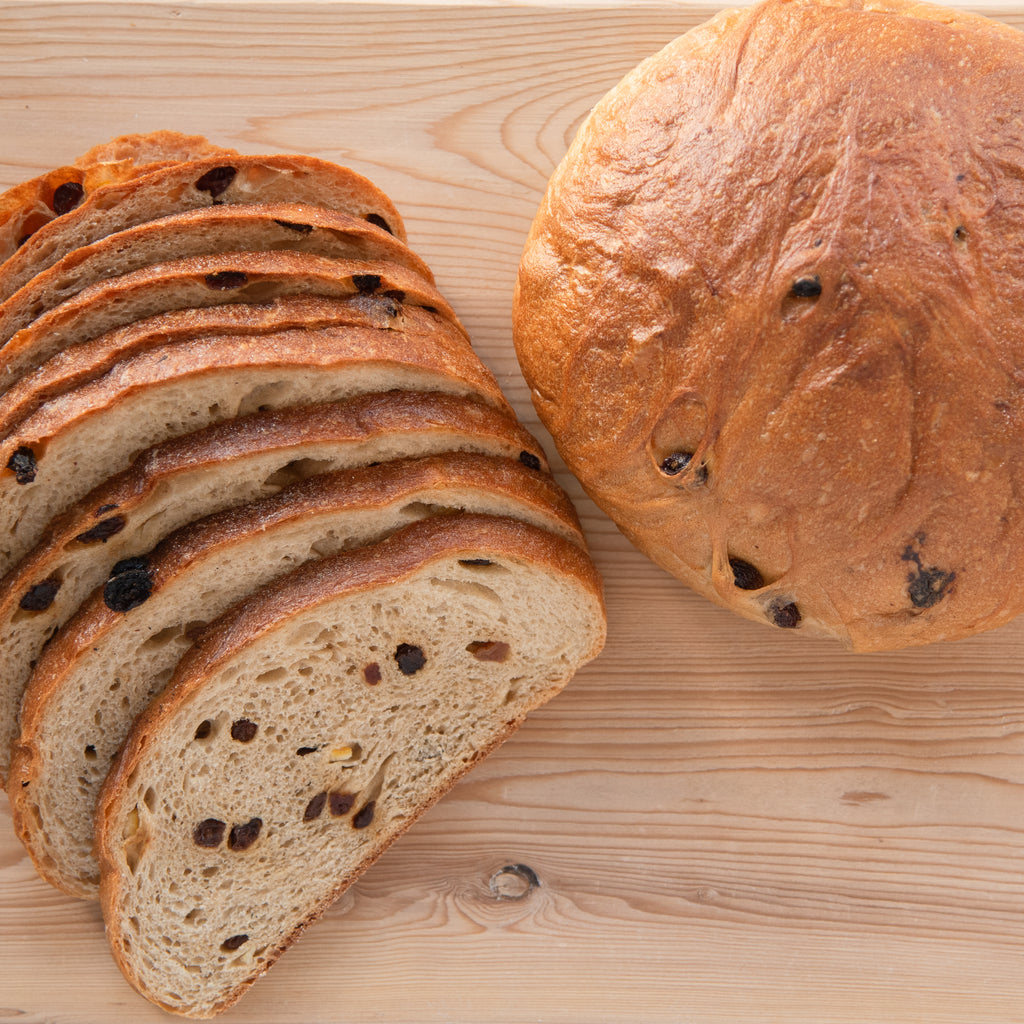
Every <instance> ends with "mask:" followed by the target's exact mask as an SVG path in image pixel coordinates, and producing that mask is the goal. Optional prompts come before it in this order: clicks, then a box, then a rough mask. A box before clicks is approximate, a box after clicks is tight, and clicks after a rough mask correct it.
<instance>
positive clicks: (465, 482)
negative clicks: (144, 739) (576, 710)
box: [8, 453, 583, 898]
mask: <svg viewBox="0 0 1024 1024" xmlns="http://www.w3.org/2000/svg"><path fill="white" fill-rule="evenodd" d="M452 512H476V513H484V514H489V515H496V516H507V517H511V518H514V519H518V520H521V521H522V522H527V523H532V524H533V525H535V526H537V527H539V528H541V529H546V530H550V531H551V532H553V533H557V534H560V535H561V536H563V537H565V538H566V539H567V540H569V541H571V542H572V543H575V544H577V545H580V546H582V545H583V538H582V535H581V534H580V531H579V524H578V522H577V521H576V516H575V513H574V512H573V509H572V505H571V504H570V503H569V501H568V499H567V498H566V497H565V495H564V494H563V493H562V492H561V489H560V488H559V487H558V486H557V485H556V484H555V483H554V481H553V480H552V479H551V478H550V477H544V476H540V475H538V474H536V473H532V472H530V470H528V469H526V467H524V466H523V465H522V463H521V462H519V461H518V460H511V459H496V458H493V457H489V456H484V455H469V454H465V453H460V454H446V455H440V456H434V457H431V458H427V459H418V460H417V459H413V460H400V461H397V462H389V463H386V464H384V465H381V466H371V467H364V468H361V469H357V470H350V471H347V472H342V473H334V474H328V475H322V476H318V477H315V478H313V479H311V480H306V481H304V482H303V483H300V484H296V485H295V486H293V487H289V488H287V489H286V490H284V491H282V492H281V493H280V494H278V495H276V496H275V497H272V498H267V499H264V500H263V501H260V502H256V503H254V504H250V505H244V506H242V507H240V508H236V509H232V510H229V511H227V512H223V513H220V514H219V515H216V516H212V517H210V518H207V519H204V520H200V521H199V522H197V523H193V524H191V525H190V526H187V527H185V528H184V529H182V530H179V531H177V532H176V533H174V534H172V535H171V536H170V537H168V538H166V539H165V540H164V541H163V542H162V543H161V544H160V545H159V546H158V547H157V548H156V549H155V550H154V551H153V552H151V553H150V554H149V555H147V556H145V557H141V558H131V559H127V560H124V561H121V562H119V563H118V565H117V566H115V567H114V569H113V572H112V574H111V577H110V579H109V580H107V582H106V583H105V584H104V585H103V586H102V587H101V588H100V589H99V590H97V591H96V592H94V593H93V594H92V595H91V596H90V597H89V598H88V599H87V600H86V601H85V603H84V604H83V606H82V607H81V608H80V609H79V611H78V612H77V613H76V614H75V615H74V617H73V618H72V619H71V621H70V622H68V623H67V625H66V626H65V627H64V628H63V629H62V630H61V632H60V635H59V636H57V637H56V639H55V640H54V642H53V643H52V644H50V645H49V646H48V647H47V649H46V651H45V653H44V654H43V657H42V658H41V660H40V662H39V664H38V666H37V668H36V670H35V672H34V673H33V675H32V679H31V682H30V684H29V686H28V689H27V691H26V693H25V697H24V702H23V705H22V712H21V735H20V737H19V740H18V742H17V744H16V745H15V747H14V749H13V753H12V759H11V772H10V785H9V789H8V793H9V796H10V798H11V804H12V807H13V810H14V824H15V829H16V831H17V833H18V836H19V838H20V839H21V841H22V842H23V843H24V844H25V846H26V848H27V849H28V851H29V853H30V854H31V856H32V860H33V861H34V862H35V864H36V868H37V870H38V871H39V873H40V874H41V875H42V877H43V878H45V879H46V880H47V881H48V882H50V883H51V884H53V885H55V886H57V887H58V888H60V889H63V890H64V891H65V892H67V893H70V894H71V895H73V896H79V897H83V898H95V897H96V896H97V895H98V886H99V866H98V864H97V863H96V859H95V854H94V850H93V837H94V833H95V811H96V798H97V796H98V793H99V788H100V786H101V785H102V784H103V780H104V779H105V777H106V774H107V769H108V767H109V766H110V764H111V762H112V761H113V759H114V756H115V755H116V754H117V752H118V750H119V749H120V748H121V745H122V743H123V742H124V740H125V738H126V737H127V735H128V730H129V729H130V727H131V725H132V722H133V721H134V720H135V718H136V716H137V715H139V714H141V713H142V712H143V711H144V710H145V708H146V706H147V705H148V704H149V702H150V701H151V700H152V699H153V698H155V697H156V695H157V694H158V693H159V691H160V689H161V688H162V687H163V685H164V683H165V682H166V681H167V680H168V679H169V678H170V676H171V673H172V672H173V670H174V667H175V665H176V664H177V662H178V660H179V659H180V658H181V656H182V655H183V654H184V652H185V651H186V650H187V649H188V647H189V646H190V645H191V642H192V641H191V637H192V636H193V635H195V634H196V632H197V631H198V630H199V629H200V628H201V627H202V625H203V624H204V623H206V622H209V621H210V620H212V619H214V618H216V617H218V616H219V615H221V614H222V613H223V612H225V611H226V610H227V609H228V608H229V607H230V606H231V605H233V604H235V603H236V602H238V601H240V600H242V599H243V598H245V597H247V596H248V595H249V594H252V593H255V592H256V591H257V590H258V589H259V588H261V587H263V586H266V585H267V584H268V583H270V582H271V581H272V580H273V579H275V578H276V577H278V576H281V575H283V574H284V573H286V572H288V571H289V570H291V569H293V568H295V567H296V566H298V565H301V564H302V563H303V562H305V561H308V560H309V559H312V558H321V557H326V556H329V555H332V554H335V553H337V552H339V551H344V550H348V549H352V548H356V547H363V546H365V545H367V544H372V543H376V542H377V541H380V540H382V539H383V538H384V537H386V536H388V535H389V534H391V533H393V532H395V531H396V530H398V529H400V528H401V527H403V526H405V525H407V524H409V523H410V522H413V521H415V520H418V519H424V518H426V517H428V516H436V515H443V514H446V513H452ZM226 566H230V567H231V569H230V572H226V571H225V567H226ZM503 654H504V648H502V647H501V646H500V645H495V646H486V645H485V646H482V647H481V648H480V649H479V650H477V651H476V652H475V656H476V657H477V659H479V660H482V661H487V660H503V657H502V656H503ZM70 779H77V781H78V784H77V786H69V785H68V780H70Z"/></svg>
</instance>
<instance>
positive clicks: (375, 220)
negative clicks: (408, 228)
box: [366, 213, 394, 235]
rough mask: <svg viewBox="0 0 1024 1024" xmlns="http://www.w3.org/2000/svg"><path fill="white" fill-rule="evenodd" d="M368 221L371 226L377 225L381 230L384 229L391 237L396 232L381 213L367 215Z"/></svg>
mask: <svg viewBox="0 0 1024 1024" xmlns="http://www.w3.org/2000/svg"><path fill="white" fill-rule="evenodd" d="M366 219H367V221H369V222H370V223H371V224H375V225H376V226H377V227H379V228H383V229H384V230H385V231H386V232H387V233H388V234H389V235H393V234H394V231H392V230H391V225H390V224H388V222H387V221H386V220H385V219H384V218H383V217H382V216H381V215H380V214H379V213H368V214H367V215H366Z"/></svg>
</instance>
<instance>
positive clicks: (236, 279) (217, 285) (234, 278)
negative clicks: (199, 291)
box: [205, 270, 249, 292]
mask: <svg viewBox="0 0 1024 1024" xmlns="http://www.w3.org/2000/svg"><path fill="white" fill-rule="evenodd" d="M205 280H206V284H207V286H208V287H210V288H213V289H214V290H215V291H218V292H229V291H231V290H232V289H233V288H241V287H242V285H243V284H247V283H248V281H249V277H248V275H247V274H243V273H242V271H241V270H220V271H218V272H217V273H216V274H207V275H206V278H205Z"/></svg>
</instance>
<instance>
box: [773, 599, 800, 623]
mask: <svg viewBox="0 0 1024 1024" xmlns="http://www.w3.org/2000/svg"><path fill="white" fill-rule="evenodd" d="M768 615H769V617H770V618H771V620H772V622H774V623H775V625H776V626H778V627H779V629H796V627H797V626H799V625H800V609H799V608H797V606H796V605H795V604H794V603H793V602H792V601H783V600H778V601H773V602H772V603H771V604H770V605H769V606H768Z"/></svg>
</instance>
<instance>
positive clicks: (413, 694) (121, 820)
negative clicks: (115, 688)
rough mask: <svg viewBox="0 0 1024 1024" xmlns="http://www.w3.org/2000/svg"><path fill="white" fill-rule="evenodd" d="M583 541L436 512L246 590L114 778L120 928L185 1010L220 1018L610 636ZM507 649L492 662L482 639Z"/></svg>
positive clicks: (101, 819) (123, 950) (124, 951)
mask: <svg viewBox="0 0 1024 1024" xmlns="http://www.w3.org/2000/svg"><path fill="white" fill-rule="evenodd" d="M604 628H605V623H604V612H603V607H602V603H601V596H600V583H599V581H598V578H597V576H596V574H595V571H594V568H593V566H592V564H591V563H590V561H589V559H588V558H587V556H586V555H585V554H584V552H583V551H582V550H581V549H580V548H579V547H578V546H577V545H575V544H572V543H569V542H568V541H566V540H564V539H563V538H560V537H556V536H554V535H553V534H551V533H548V532H546V531H542V530H538V529H537V528H536V527H532V526H527V525H525V524H522V523H517V522H514V521H512V520H508V519H489V518H488V517H484V516H473V515H457V516H444V517H440V518H433V519H428V520H425V521H423V522H419V523H414V524H413V525H411V526H408V527H406V528H405V529H404V530H402V531H400V532H399V533H397V534H395V535H394V536H392V537H391V538H389V539H388V540H386V541H384V542H382V543H381V544H379V545H377V546H376V547H374V548H368V549H367V548H363V549H359V550H357V551H354V552H348V553H345V554H342V555H338V556H334V557H332V558H328V559H322V560H320V561H317V562H313V563H310V564H308V565H306V566H303V567H302V568H300V569H298V570H296V571H295V572H294V573H291V574H289V575H288V576H287V577H285V578H284V579H282V580H280V581H278V582H277V583H275V584H272V585H271V586H270V587H268V588H266V589H265V590H264V591H262V592H261V593H260V594H258V595H256V596H254V597H253V598H251V599H249V600H247V601H245V602H243V603H242V604H240V605H238V606H236V607H235V608H234V609H233V610H231V611H230V612H228V613H227V614H226V615H224V616H223V617H222V618H221V619H220V620H218V621H217V622H216V623H214V624H213V625H212V626H211V627H210V628H209V629H208V630H206V631H205V632H204V633H203V634H202V636H201V637H200V638H199V639H198V641H197V642H196V645H195V647H194V648H193V649H192V650H191V651H189V653H188V654H186V655H185V657H184V658H183V659H182V661H181V662H180V663H179V665H178V668H177V670H176V671H175V674H174V677H173V679H172V680H171V682H170V684H169V686H168V688H167V690H166V691H165V692H164V694H163V695H162V696H161V697H160V698H159V699H158V700H156V701H154V702H153V703H152V704H151V705H150V707H149V708H148V709H147V711H146V712H145V713H144V714H143V715H142V716H141V717H140V718H139V719H138V721H137V722H136V725H135V727H134V728H133V729H132V732H131V734H130V736H129V738H128V741H127V743H126V745H125V749H124V752H123V754H122V755H121V757H120V758H119V760H118V762H117V763H116V765H115V767H114V768H113V770H112V771H111V774H110V776H109V777H108V779H107V783H106V785H105V786H104V789H103V792H102V794H101V799H100V804H99V811H98V815H97V844H98V850H99V859H100V865H101V902H102V906H103V914H104V921H105V924H106V931H107V937H108V939H109V941H110V944H111V948H112V950H113V954H114V957H115V959H116V960H117V962H118V964H119V966H120V967H121V969H122V971H123V972H124V974H125V976H126V977H127V979H128V980H129V981H130V982H131V983H132V985H134V986H135V988H136V989H137V990H138V991H139V992H141V993H142V994H143V995H144V996H146V998H148V999H150V1000H151V1001H153V1002H155V1003H156V1004H157V1005H159V1006H161V1007H163V1008H164V1009H167V1010H170V1011H171V1012H174V1013H179V1014H185V1015H187V1016H191V1017H210V1016H213V1015H214V1014H216V1013H217V1012H219V1011H220V1010H223V1009H224V1008H225V1007H227V1006H229V1005H231V1004H232V1003H233V1002H235V1001H236V1000H237V999H238V998H239V996H240V995H241V994H242V993H243V992H244V991H245V989H246V988H248V987H249V986H250V985H251V984H252V983H253V981H254V980H255V979H256V978H257V977H258V976H259V975H260V974H262V973H263V972H264V971H265V970H266V969H267V968H268V967H269V966H270V965H271V964H272V963H273V962H274V960H276V959H277V957H278V956H279V955H280V954H281V952H282V951H283V950H284V949H285V948H286V947H287V946H288V945H290V943H291V942H293V941H294V939H295V938H296V937H297V936H298V935H299V934H300V933H301V931H302V930H303V929H304V928H305V927H306V926H307V925H308V924H309V923H310V922H311V921H312V920H314V919H315V918H316V917H318V916H319V915H320V914H321V913H322V912H323V911H324V910H325V909H326V907H327V906H328V905H329V904H330V903H331V902H332V901H333V900H334V899H335V898H336V897H337V896H338V895H339V894H340V893H341V892H343V891H344V890H345V889H346V888H347V887H348V886H349V885H350V884H351V883H352V881H353V880H354V879H355V878H356V877H357V876H358V875H359V874H360V873H362V872H363V871H364V870H365V869H366V868H367V867H368V866H369V865H370V864H371V863H372V862H373V861H375V860H376V859H377V857H378V856H380V854H381V853H383V852H384V850H385V849H386V848H387V847H388V846H389V845H390V844H391V843H392V842H393V841H394V840H395V839H396V838H397V837H398V836H399V835H400V834H401V833H403V832H404V831H405V830H406V829H408V828H409V826H410V825H411V824H412V823H413V822H414V821H415V820H416V819H417V818H418V817H419V816H420V815H421V814H422V813H423V811H424V810H426V809H427V808H428V807H429V806H430V805H431V804H433V803H434V802H435V801H436V800H437V799H438V798H439V797H440V796H441V795H442V794H443V793H445V792H446V791H447V790H448V789H450V787H451V786H452V785H453V784H454V783H455V782H456V781H457V780H458V779H459V777H460V776H462V775H463V774H464V773H465V772H466V771H468V770H469V769H470V768H471V767H472V766H473V765H475V764H476V763H478V762H479V761H480V760H481V759H482V758H483V757H484V756H486V755H487V754H488V753H489V752H490V751H492V750H493V749H494V748H495V747H497V746H498V744H500V743H501V742H502V741H503V740H505V739H506V738H507V737H508V736H510V735H511V734H512V733H513V732H514V731H515V730H516V729H517V728H518V727H519V726H520V724H521V723H522V722H523V720H524V718H525V716H526V714H527V713H528V712H529V711H530V710H532V709H534V708H536V707H537V706H538V705H540V704H542V703H544V702H545V701H546V700H548V699H550V698H551V697H553V696H554V695H555V694H556V693H557V692H558V691H559V690H560V689H561V688H562V687H563V686H564V685H565V683H566V682H567V681H568V680H569V678H570V677H571V676H572V674H573V673H574V672H575V671H576V669H577V668H579V666H580V665H582V664H583V663H585V662H586V661H587V660H588V659H590V658H593V657H594V656H596V654H597V653H598V652H599V650H600V648H601V645H602V643H603V639H604ZM484 649H490V650H492V651H494V650H499V649H500V650H501V653H502V655H503V657H504V660H497V659H496V660H493V661H489V660H481V658H480V657H479V656H478V655H479V653H480V651H481V650H484Z"/></svg>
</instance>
